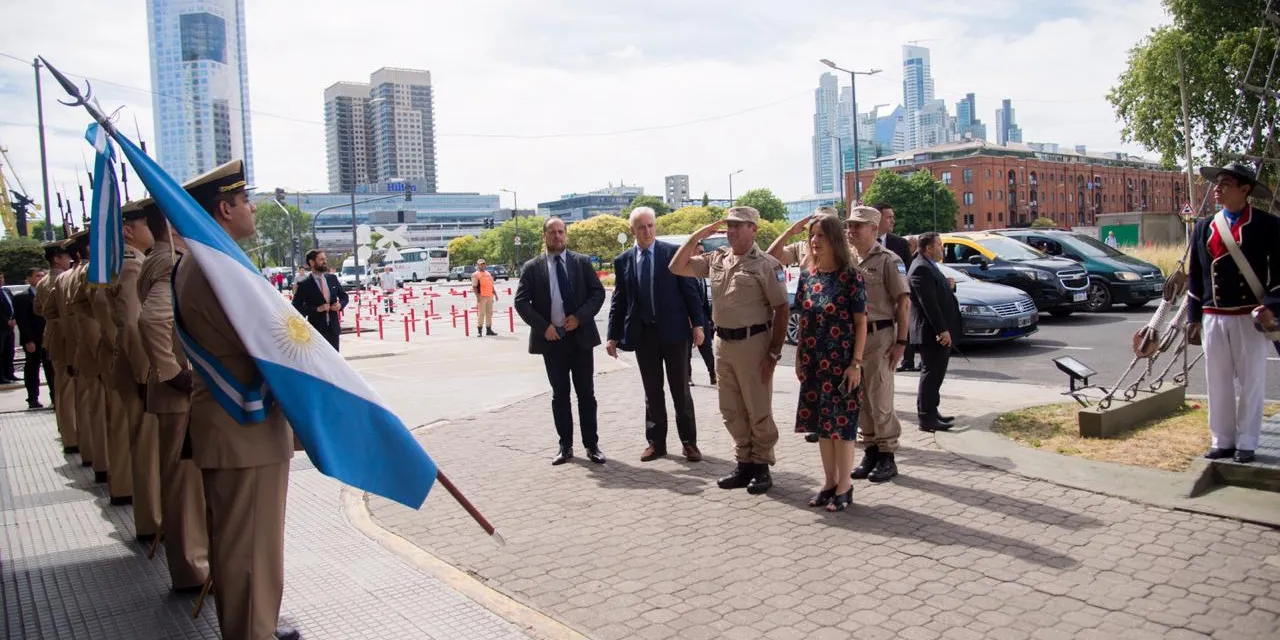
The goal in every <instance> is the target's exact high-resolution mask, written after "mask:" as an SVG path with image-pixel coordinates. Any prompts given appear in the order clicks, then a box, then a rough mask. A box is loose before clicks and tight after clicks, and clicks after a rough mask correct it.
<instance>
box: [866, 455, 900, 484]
mask: <svg viewBox="0 0 1280 640" xmlns="http://www.w3.org/2000/svg"><path fill="white" fill-rule="evenodd" d="M896 475H898V463H896V462H894V461H893V454H892V453H881V454H879V455H878V456H877V457H876V466H875V468H874V469H872V470H871V474H870V475H868V476H867V479H868V480H870V481H872V482H888V481H889V480H891V479H892V478H893V477H894V476H896Z"/></svg>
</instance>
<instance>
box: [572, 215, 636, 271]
mask: <svg viewBox="0 0 1280 640" xmlns="http://www.w3.org/2000/svg"><path fill="white" fill-rule="evenodd" d="M566 232H567V235H568V238H567V244H568V246H569V248H570V249H571V250H573V251H577V252H578V253H584V254H586V255H589V256H596V257H598V258H600V264H602V265H607V264H612V263H613V259H614V258H616V257H618V254H619V253H622V250H623V249H626V248H627V247H628V246H630V244H631V230H630V228H629V227H628V226H627V221H626V220H623V219H621V218H618V217H615V216H596V217H594V218H588V219H586V220H583V221H582V222H575V223H573V224H571V225H569V228H568V229H567V230H566ZM619 233H621V234H623V235H625V236H626V242H625V243H620V242H618V234H619Z"/></svg>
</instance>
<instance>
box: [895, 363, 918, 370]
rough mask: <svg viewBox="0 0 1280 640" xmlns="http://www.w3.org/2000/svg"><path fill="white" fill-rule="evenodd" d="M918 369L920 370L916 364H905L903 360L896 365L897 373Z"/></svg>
mask: <svg viewBox="0 0 1280 640" xmlns="http://www.w3.org/2000/svg"><path fill="white" fill-rule="evenodd" d="M919 370H920V368H919V367H917V366H915V365H914V364H907V363H905V362H904V363H902V364H900V365H898V369H897V372H898V373H909V372H911V371H919Z"/></svg>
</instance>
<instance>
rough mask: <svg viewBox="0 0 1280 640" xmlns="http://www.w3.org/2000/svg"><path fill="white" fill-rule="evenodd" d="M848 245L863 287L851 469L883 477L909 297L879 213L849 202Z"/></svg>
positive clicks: (892, 440) (893, 429)
mask: <svg viewBox="0 0 1280 640" xmlns="http://www.w3.org/2000/svg"><path fill="white" fill-rule="evenodd" d="M845 225H846V228H847V230H848V239H849V241H850V244H851V245H852V246H853V253H854V256H853V258H854V261H855V263H856V264H857V267H858V270H859V271H861V272H862V279H863V281H864V282H865V284H866V292H867V344H866V346H865V348H864V349H863V354H864V357H865V358H866V359H865V360H864V361H863V363H862V372H863V373H862V394H863V397H862V400H863V404H862V414H861V416H860V418H859V419H858V441H859V443H861V444H862V446H863V457H862V462H861V463H860V464H859V465H858V466H857V467H856V468H854V470H853V473H852V474H851V476H852V477H853V479H854V480H861V479H863V478H867V479H869V480H871V481H872V482H885V481H887V480H889V479H890V478H892V477H894V476H896V475H898V466H897V464H896V463H895V462H894V459H893V453H894V452H895V451H897V450H898V437H899V436H900V435H901V434H902V424H901V423H899V422H898V416H897V414H896V413H895V412H894V410H893V374H894V372H895V370H896V369H897V367H898V361H899V360H901V359H902V354H903V350H904V349H905V348H906V345H907V330H908V329H909V328H910V327H909V326H908V325H907V320H908V318H909V314H910V312H911V296H910V291H909V290H908V287H907V267H906V265H904V264H902V258H900V257H898V255H897V254H896V253H894V252H893V251H890V250H889V249H887V248H885V246H884V245H882V244H880V243H878V242H876V229H877V228H879V225H880V212H879V211H877V210H876V209H875V208H873V207H861V206H859V207H854V208H853V210H852V211H850V212H849V219H848V220H847V221H846V223H845Z"/></svg>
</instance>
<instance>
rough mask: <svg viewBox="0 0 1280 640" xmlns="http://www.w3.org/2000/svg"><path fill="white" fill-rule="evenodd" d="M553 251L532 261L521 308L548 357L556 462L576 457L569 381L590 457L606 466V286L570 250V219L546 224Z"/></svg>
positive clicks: (533, 344)
mask: <svg viewBox="0 0 1280 640" xmlns="http://www.w3.org/2000/svg"><path fill="white" fill-rule="evenodd" d="M542 241H543V243H544V244H545V245H546V247H547V252H546V253H544V254H542V255H540V256H538V257H536V258H534V259H532V260H530V261H528V262H526V263H525V265H524V268H523V269H522V272H521V274H520V285H519V287H518V288H517V289H516V298H515V309H516V313H518V314H520V319H521V320H523V321H524V323H525V324H527V325H529V328H530V332H529V353H533V354H538V355H541V356H542V363H543V365H545V366H546V368H547V379H548V380H549V381H550V382H551V415H552V416H553V417H554V419H555V423H556V433H557V434H559V436H560V450H559V452H558V453H557V454H556V457H555V458H554V459H552V461H551V464H553V465H557V464H564V463H566V462H568V461H569V460H571V459H572V458H573V411H572V408H571V406H570V404H569V383H570V382H572V383H573V389H574V390H576V391H577V393H578V419H579V420H581V421H582V446H583V447H585V448H586V450H587V457H588V458H590V459H591V461H592V462H594V463H596V464H604V461H605V459H604V453H602V452H601V451H600V442H599V438H598V436H597V435H596V391H595V380H594V379H593V378H594V376H595V360H594V359H593V358H594V357H595V356H594V353H593V350H594V349H595V347H596V346H597V345H599V344H600V331H599V330H598V329H596V320H595V317H596V314H597V313H600V307H602V306H604V286H603V285H601V284H600V278H599V276H597V275H596V271H595V269H594V268H593V267H592V266H591V259H590V258H588V257H587V256H584V255H582V254H580V253H574V252H572V251H569V250H568V249H566V248H565V226H564V221H563V220H561V219H559V218H548V219H547V222H546V223H545V224H544V225H543V226H542Z"/></svg>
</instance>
